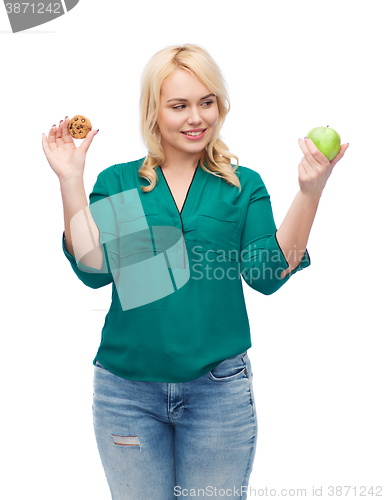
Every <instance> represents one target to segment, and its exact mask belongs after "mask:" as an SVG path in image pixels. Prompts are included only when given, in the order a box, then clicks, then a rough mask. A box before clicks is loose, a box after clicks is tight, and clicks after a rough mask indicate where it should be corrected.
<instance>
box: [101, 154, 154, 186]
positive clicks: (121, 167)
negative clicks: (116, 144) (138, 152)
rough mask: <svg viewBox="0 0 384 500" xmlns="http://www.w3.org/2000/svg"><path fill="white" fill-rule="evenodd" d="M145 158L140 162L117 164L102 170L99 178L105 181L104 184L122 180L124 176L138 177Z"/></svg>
mask: <svg viewBox="0 0 384 500" xmlns="http://www.w3.org/2000/svg"><path fill="white" fill-rule="evenodd" d="M145 158H146V157H145V156H144V157H143V158H140V159H139V160H134V161H128V162H125V163H116V164H115V165H111V166H110V167H107V168H105V169H104V170H102V171H101V172H100V173H99V175H98V178H100V179H101V180H103V181H104V182H108V181H113V180H115V179H116V178H119V179H121V177H122V176H123V175H124V176H130V175H132V176H133V175H134V176H136V175H137V172H138V170H139V169H140V168H141V166H142V164H143V163H144V160H145Z"/></svg>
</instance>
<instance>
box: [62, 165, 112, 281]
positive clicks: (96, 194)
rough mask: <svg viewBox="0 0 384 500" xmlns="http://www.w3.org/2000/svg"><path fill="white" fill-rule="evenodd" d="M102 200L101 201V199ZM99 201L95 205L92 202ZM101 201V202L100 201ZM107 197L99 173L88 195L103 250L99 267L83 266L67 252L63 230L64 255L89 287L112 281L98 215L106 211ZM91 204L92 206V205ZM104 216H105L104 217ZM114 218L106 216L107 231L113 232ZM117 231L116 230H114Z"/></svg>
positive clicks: (101, 218)
mask: <svg viewBox="0 0 384 500" xmlns="http://www.w3.org/2000/svg"><path fill="white" fill-rule="evenodd" d="M102 200H103V201H102ZM96 202H99V203H98V204H96V205H93V204H94V203H96ZM100 202H101V203H100ZM108 204H109V198H108V194H107V189H106V186H105V184H104V182H103V180H102V179H101V177H100V175H99V176H98V177H97V180H96V183H95V185H94V187H93V191H92V193H91V194H90V195H89V209H90V212H91V215H92V218H93V220H94V221H95V224H96V225H97V227H98V229H99V233H100V244H101V247H102V250H103V263H102V266H101V269H94V268H92V267H88V266H85V265H84V264H82V263H81V262H79V261H78V260H77V259H76V258H75V257H74V256H73V255H71V254H70V253H69V252H68V249H67V247H66V242H65V231H63V237H62V248H63V251H64V255H65V256H66V257H67V259H68V260H69V263H70V264H71V267H72V269H73V271H74V272H75V274H76V275H77V277H78V278H79V279H80V280H81V281H82V282H83V283H84V284H85V285H86V286H89V287H90V288H100V287H102V286H105V285H108V284H109V283H111V282H112V281H113V276H112V273H111V268H110V264H109V260H108V255H107V251H106V247H105V243H104V242H103V236H104V231H105V227H104V226H103V224H102V221H103V217H100V214H101V213H102V210H103V209H104V213H106V212H108V210H105V209H106V208H107V207H108ZM92 205H93V206H92ZM104 218H105V217H104ZM113 220H114V217H108V230H109V232H114V231H113V229H112V230H111V222H112V221H113ZM116 233H117V230H116Z"/></svg>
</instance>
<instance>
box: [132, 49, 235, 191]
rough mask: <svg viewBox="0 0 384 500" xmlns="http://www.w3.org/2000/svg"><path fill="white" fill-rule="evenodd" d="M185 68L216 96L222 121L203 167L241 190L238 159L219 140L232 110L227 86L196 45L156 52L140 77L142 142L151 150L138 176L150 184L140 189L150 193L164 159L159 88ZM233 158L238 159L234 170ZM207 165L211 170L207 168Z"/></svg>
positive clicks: (219, 123) (208, 148) (208, 56)
mask: <svg viewBox="0 0 384 500" xmlns="http://www.w3.org/2000/svg"><path fill="white" fill-rule="evenodd" d="M177 68H182V69H184V70H186V71H188V72H189V73H191V74H192V75H194V76H196V77H197V78H199V80H200V81H201V82H202V83H203V84H204V85H205V86H206V87H207V88H208V89H209V91H210V92H212V93H214V94H215V95H216V99H217V103H218V111H219V118H218V122H217V127H216V132H215V135H214V136H213V138H212V140H211V142H210V143H209V144H208V145H207V147H206V148H205V149H204V150H203V151H202V154H201V157H200V162H199V164H200V166H201V168H203V170H205V171H206V172H209V173H211V174H212V175H215V176H216V177H221V178H223V179H225V180H226V181H227V183H228V184H232V185H235V186H237V187H238V188H239V190H240V191H241V186H240V181H239V179H238V177H237V175H236V174H235V173H234V172H235V171H236V170H237V168H238V166H239V159H238V157H237V156H236V155H234V154H233V153H231V152H230V151H229V149H228V147H227V146H226V144H224V142H223V141H222V140H221V138H220V135H219V134H220V130H221V128H222V126H223V124H224V121H225V117H226V116H227V114H228V112H229V110H230V103H229V98H228V93H227V90H226V83H225V81H224V78H223V76H222V74H221V71H220V69H219V67H218V66H217V64H216V63H215V61H214V60H213V59H212V57H211V56H210V54H209V53H208V52H207V51H206V50H205V49H204V48H202V47H200V46H198V45H194V44H186V45H183V46H178V45H172V46H170V47H167V48H165V49H163V50H160V51H159V52H157V53H156V54H155V55H154V56H152V58H151V59H150V60H149V62H148V63H147V65H146V66H145V68H144V71H143V74H142V78H141V96H140V115H141V117H140V130H141V136H142V139H143V141H144V143H145V145H146V147H147V148H148V155H147V157H146V158H145V160H144V162H143V165H142V166H141V168H140V170H139V176H140V177H144V178H145V179H147V180H148V181H149V183H150V184H149V186H141V189H142V190H143V191H144V192H147V191H151V190H152V189H153V188H154V187H155V185H156V181H157V173H156V171H155V169H156V167H158V166H159V165H161V164H162V163H163V162H164V160H165V155H164V150H163V148H162V146H161V143H160V140H161V134H160V130H159V127H158V125H157V117H158V113H159V103H160V88H161V85H162V83H163V81H164V80H165V79H166V78H167V77H168V76H170V75H171V74H173V73H174V72H175V70H176V69H177ZM231 158H236V165H235V166H234V167H233V168H232V166H231ZM205 165H206V166H207V167H208V168H206V167H205Z"/></svg>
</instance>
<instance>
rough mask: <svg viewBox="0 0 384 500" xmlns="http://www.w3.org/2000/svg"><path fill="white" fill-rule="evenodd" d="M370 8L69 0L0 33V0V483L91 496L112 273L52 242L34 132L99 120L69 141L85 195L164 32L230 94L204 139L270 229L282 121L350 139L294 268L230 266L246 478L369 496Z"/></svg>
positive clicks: (96, 490) (134, 110) (95, 485)
mask: <svg viewBox="0 0 384 500" xmlns="http://www.w3.org/2000/svg"><path fill="white" fill-rule="evenodd" d="M381 7H382V5H381V2H380V1H365V2H355V1H337V0H332V1H331V0H322V1H321V2H319V1H308V0H306V1H301V0H296V1H292V0H290V1H283V0H280V1H270V2H267V1H250V0H247V1H241V0H237V1H225V0H220V1H216V0H208V1H206V2H180V1H169V0H162V1H145V2H144V1H143V2H131V1H126V0H115V1H108V2H107V1H104V2H102V1H95V0H80V3H79V4H78V5H77V7H75V8H74V9H73V10H72V11H70V12H69V13H68V14H66V15H64V16H62V17H60V18H58V19H56V20H54V21H52V22H50V23H47V24H45V25H42V26H39V27H36V28H33V29H31V30H28V31H25V32H21V33H17V34H12V32H11V30H10V25H9V22H8V18H7V16H6V13H5V9H4V8H3V7H2V6H1V5H0V52H1V81H0V89H1V119H0V137H1V148H0V164H1V171H2V186H3V189H2V196H1V217H2V223H1V225H2V245H1V258H2V280H3V287H2V288H3V294H4V295H3V299H2V306H3V307H2V318H3V327H2V334H1V344H2V345H1V354H2V362H1V364H0V367H1V374H0V375H1V407H2V412H1V417H0V418H1V429H2V434H3V435H2V439H1V452H0V454H1V458H2V464H3V465H2V479H1V482H0V496H1V498H4V499H6V500H11V499H12V500H13V499H18V500H19V499H25V500H26V499H29V498H39V500H46V499H47V500H48V499H49V500H53V499H54V500H61V499H68V498H71V499H76V500H77V499H85V498H86V499H88V498H92V499H93V500H99V499H100V500H106V499H108V498H110V493H109V488H108V486H107V482H106V479H105V476H104V471H103V469H102V466H101V462H100V458H99V455H98V451H97V446H96V441H95V438H94V434H93V424H92V408H91V406H92V392H93V389H92V378H93V365H92V360H93V357H94V355H95V353H96V350H97V348H98V346H99V342H100V333H101V329H102V326H103V324H104V317H105V314H106V310H107V309H108V308H109V305H110V300H111V286H112V285H109V286H107V287H104V288H101V289H98V290H92V289H91V288H88V287H85V286H84V285H83V283H81V281H80V280H79V279H78V278H77V277H76V275H75V274H74V273H73V271H72V269H71V267H70V264H69V262H68V261H67V259H66V258H65V256H64V254H63V251H62V248H61V238H62V233H63V230H64V220H63V211H62V201H61V195H60V187H59V182H58V179H57V177H56V175H55V173H54V172H53V171H52V169H51V168H50V166H49V164H48V162H47V161H46V159H45V156H44V153H43V150H42V147H41V136H42V133H43V132H45V133H46V134H48V131H49V129H50V127H51V125H52V124H53V123H56V124H57V125H58V123H59V121H60V119H64V117H65V116H66V115H68V116H69V117H72V116H73V115H75V114H78V113H79V114H84V115H85V116H87V117H89V118H90V119H91V121H92V124H93V126H94V128H99V129H100V132H99V134H98V135H97V136H96V137H95V139H94V141H93V144H92V146H91V147H90V149H89V152H88V155H87V162H86V169H85V187H86V192H87V196H88V195H89V193H90V192H91V190H92V187H93V184H94V183H95V181H96V177H97V175H98V173H99V172H101V171H102V170H104V169H105V168H107V167H109V166H110V165H113V164H115V163H123V162H126V161H132V160H136V159H139V158H142V157H143V156H145V155H146V149H145V147H144V144H143V143H142V141H141V139H140V134H139V95H140V94H139V92H140V78H141V73H142V70H143V68H144V66H145V64H146V63H147V61H148V60H149V58H150V57H151V56H152V55H153V54H154V53H155V52H157V51H159V50H161V49H162V48H165V47H167V46H169V45H173V44H183V43H196V44H198V45H202V46H203V47H204V48H206V49H207V50H208V51H209V52H210V54H211V55H212V57H213V58H214V59H215V60H216V62H217V63H218V65H219V66H220V68H221V70H222V72H223V75H224V78H225V80H226V82H227V84H228V88H229V95H230V100H231V111H230V113H229V115H228V117H227V121H226V123H225V125H224V128H223V129H222V138H223V140H224V142H225V143H226V144H227V145H228V147H229V149H230V151H231V152H233V153H235V154H237V155H238V156H239V159H240V165H244V166H247V167H249V168H252V169H254V170H256V171H257V172H259V173H260V175H261V176H262V178H263V180H264V182H265V184H266V186H267V189H268V191H269V193H270V195H271V201H272V206H273V210H274V216H275V220H276V224H277V226H279V225H280V223H281V222H282V220H283V218H284V216H285V213H286V212H287V210H288V208H289V206H290V204H291V202H292V201H293V198H294V196H295V194H296V192H297V190H298V182H297V176H298V171H297V167H298V164H299V162H300V159H301V157H302V152H301V149H300V147H299V145H298V143H297V140H298V138H299V137H300V138H304V137H305V136H306V134H307V133H308V131H309V130H310V129H311V128H313V127H317V126H327V125H329V126H330V127H331V128H334V129H335V130H337V131H338V132H339V134H340V136H341V141H342V143H346V142H349V143H350V147H349V149H348V150H347V152H346V154H345V156H344V158H343V159H342V160H340V162H339V163H338V164H337V165H336V167H335V168H334V171H333V173H332V175H331V177H330V179H329V181H328V184H327V186H326V188H325V191H324V193H323V196H322V199H321V201H320V205H319V209H318V213H317V215H316V219H315V222H314V225H313V228H312V231H311V235H310V239H309V243H308V251H309V254H310V257H311V266H310V267H309V268H307V269H305V270H304V271H302V272H299V273H297V274H296V275H295V276H294V277H292V279H291V280H290V281H289V282H288V283H287V284H286V285H284V287H283V288H281V289H280V290H279V291H278V292H276V293H275V294H273V295H271V296H263V295H261V294H259V293H257V292H256V291H254V290H252V289H251V288H250V287H248V285H246V283H245V282H243V287H244V293H245V294H246V303H247V309H248V312H249V319H250V324H251V331H252V344H253V345H252V348H251V349H250V350H249V351H248V354H249V357H250V359H251V363H252V368H253V374H254V391H255V398H256V408H257V414H258V421H259V435H258V441H257V450H256V458H255V462H254V467H253V471H252V474H251V479H250V486H251V487H252V488H254V489H257V490H261V489H263V490H264V496H267V494H266V493H265V491H266V488H268V491H269V490H271V489H273V488H274V489H276V490H277V493H276V496H277V495H278V494H279V492H280V489H281V488H293V489H298V488H306V489H307V496H308V497H311V496H312V487H313V486H315V487H316V488H320V487H322V488H323V492H322V496H324V497H326V496H330V492H331V491H330V490H328V487H329V486H332V485H333V486H352V487H353V486H355V487H356V490H355V492H352V491H351V492H350V493H349V497H351V496H359V494H363V493H365V494H366V495H367V493H368V491H364V490H362V489H361V487H364V486H365V487H367V488H369V487H371V486H373V487H374V490H372V493H374V494H377V493H380V491H379V490H378V489H376V487H378V486H379V485H381V486H384V477H383V476H384V473H383V471H384V456H383V450H384V432H383V421H384V404H383V379H384V368H383V345H384V342H383V333H384V328H383V321H382V307H383V292H382V278H383V272H382V267H383V256H382V251H383V208H382V207H383V201H382V200H383V194H382V191H383V188H382V186H383V181H384V177H383V167H384V165H383V155H382V140H383V132H384V130H383V111H384V110H383V88H384V77H383V71H382V66H383V63H382V48H383V43H384V34H383V29H382V16H381V13H380V11H381ZM261 493H262V492H261ZM261 493H259V496H261ZM345 494H346V489H344V493H343V495H344V496H345ZM255 495H256V493H255V492H253V493H252V495H250V496H249V498H253V497H255ZM292 495H293V493H292V492H291V495H290V496H292ZM381 495H384V490H381ZM269 496H271V495H270V494H269ZM294 496H299V495H298V494H297V495H294ZM367 496H369V495H367ZM373 496H375V495H373ZM154 498H155V496H154ZM151 500H152V499H151ZM160 500H161V499H160Z"/></svg>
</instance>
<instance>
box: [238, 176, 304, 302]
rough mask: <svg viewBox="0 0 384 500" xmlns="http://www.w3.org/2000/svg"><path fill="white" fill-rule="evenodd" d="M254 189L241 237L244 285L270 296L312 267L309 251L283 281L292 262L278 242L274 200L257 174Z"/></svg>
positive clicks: (241, 265)
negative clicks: (291, 278) (294, 275)
mask: <svg viewBox="0 0 384 500" xmlns="http://www.w3.org/2000/svg"><path fill="white" fill-rule="evenodd" d="M253 179H254V181H253V188H252V194H251V197H250V200H249V205H248V210H247V215H246V220H245V224H244V229H243V233H242V237H241V255H240V268H241V275H242V276H243V279H244V281H245V282H246V283H247V284H248V285H249V286H250V287H251V288H253V289H254V290H257V291H258V292H260V293H262V294H264V295H270V294H272V293H274V292H276V291H277V290H278V289H279V288H280V287H281V286H283V284H284V283H285V282H286V281H288V279H289V278H290V277H291V276H292V275H293V274H295V273H296V272H297V271H300V270H301V269H304V268H305V267H308V266H309V265H310V258H309V254H308V251H307V250H305V253H304V255H303V257H302V259H301V262H300V264H299V265H298V266H297V267H296V268H295V269H293V270H292V271H291V272H290V273H289V274H287V276H285V277H284V278H280V276H281V273H282V272H283V271H284V270H286V269H287V268H288V267H289V266H288V262H287V261H286V259H285V257H284V254H283V252H282V250H281V248H280V246H279V244H278V242H277V239H276V231H277V228H276V224H275V221H274V218H273V212H272V206H271V202H270V196H269V194H268V191H267V189H266V187H265V185H264V182H263V181H262V179H261V177H260V175H259V174H258V173H257V172H254V175H253Z"/></svg>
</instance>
